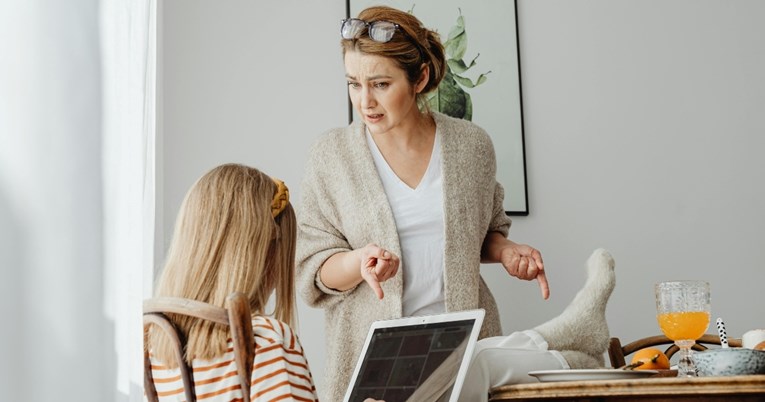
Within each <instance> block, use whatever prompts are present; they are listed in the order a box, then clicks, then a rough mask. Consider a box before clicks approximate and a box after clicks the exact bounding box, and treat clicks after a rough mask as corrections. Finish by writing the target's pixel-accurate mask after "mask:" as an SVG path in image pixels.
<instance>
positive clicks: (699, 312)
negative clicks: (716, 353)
mask: <svg viewBox="0 0 765 402" xmlns="http://www.w3.org/2000/svg"><path fill="white" fill-rule="evenodd" d="M655 291H656V319H657V320H658V321H659V327H660V328H661V331H662V332H663V333H664V335H666V336H667V338H669V339H671V340H673V341H675V345H677V347H679V348H680V360H679V361H678V363H677V371H678V373H677V375H678V376H680V377H683V376H687V377H695V376H696V367H695V366H694V364H693V359H692V358H691V353H692V352H691V347H692V346H693V344H694V343H696V340H697V339H699V338H701V336H702V335H704V333H705V332H706V331H707V328H708V327H709V312H710V295H709V283H707V282H704V281H670V282H660V283H657V284H656V286H655Z"/></svg>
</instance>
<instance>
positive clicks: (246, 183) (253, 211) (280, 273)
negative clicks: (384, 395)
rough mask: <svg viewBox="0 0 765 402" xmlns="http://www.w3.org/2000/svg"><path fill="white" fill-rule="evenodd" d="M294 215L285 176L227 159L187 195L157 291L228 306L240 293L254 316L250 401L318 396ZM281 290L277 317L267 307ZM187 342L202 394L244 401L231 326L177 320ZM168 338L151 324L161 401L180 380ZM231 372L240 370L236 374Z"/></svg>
mask: <svg viewBox="0 0 765 402" xmlns="http://www.w3.org/2000/svg"><path fill="white" fill-rule="evenodd" d="M295 237H296V221H295V213H294V211H293V209H292V206H291V205H290V203H289V192H288V190H287V187H286V186H285V185H284V183H282V182H281V181H279V180H277V179H272V178H271V177H268V176H267V175H265V174H263V173H262V172H260V171H259V170H257V169H254V168H251V167H247V166H243V165H236V164H228V165H222V166H219V167H217V168H215V169H213V170H211V171H210V172H208V173H207V174H205V175H204V176H202V178H200V179H199V180H198V181H197V182H196V183H195V184H194V185H193V187H192V188H191V189H190V190H189V192H188V193H187V194H186V198H185V199H184V201H183V204H182V205H181V209H180V212H179V214H178V219H177V222H176V227H175V233H174V234H173V240H172V243H171V245H170V250H169V253H168V258H167V262H166V263H165V267H164V269H163V271H162V274H161V277H160V279H159V283H158V284H157V289H156V296H172V297H183V298H188V299H194V300H199V301H202V302H206V303H210V304H213V305H216V306H220V307H224V304H225V300H226V297H227V296H228V295H230V294H231V293H232V292H235V291H239V292H243V293H244V294H245V295H247V296H248V298H249V300H250V308H251V311H252V313H253V317H252V327H253V332H254V334H255V340H254V342H255V348H256V355H255V361H254V364H253V367H254V368H253V372H252V388H251V398H252V399H251V400H253V401H259V400H273V399H276V398H287V399H289V398H291V399H292V400H301V401H313V400H317V398H316V388H315V386H314V384H313V378H312V376H311V373H310V370H309V368H308V362H306V360H305V356H304V354H303V348H302V346H301V345H300V342H299V340H298V339H297V335H296V334H295V333H294V332H293V330H292V329H291V327H292V326H293V325H294V322H295V300H294V299H295V297H294V282H293V280H294V274H293V270H294V261H295ZM273 293H275V303H274V307H273V308H274V316H275V317H276V318H271V317H267V316H266V315H265V314H266V303H267V302H268V300H269V297H270V296H271V295H272V294H273ZM171 320H173V321H174V323H175V325H176V326H178V327H179V329H180V330H181V331H182V332H183V334H184V335H185V336H186V338H187V339H188V347H187V350H186V358H187V361H188V363H189V364H190V365H191V367H192V368H193V370H194V380H195V384H196V392H197V395H198V396H200V395H205V394H206V395H208V396H210V395H215V398H214V400H216V401H218V400H226V401H230V400H241V398H242V393H241V389H240V386H239V381H238V378H237V376H236V375H235V373H236V372H237V368H236V363H235V362H234V358H233V352H231V348H232V345H231V343H230V342H228V341H227V339H228V337H229V334H228V330H227V328H222V327H221V326H217V325H213V324H210V323H200V322H199V321H198V320H195V319H193V318H183V319H180V318H179V317H171ZM169 342H170V340H169V339H168V338H167V337H166V336H164V334H163V333H162V331H159V330H155V329H152V330H151V332H150V335H149V343H148V345H146V347H148V348H149V350H150V351H151V360H152V368H153V369H152V375H153V376H154V379H155V383H156V385H157V391H158V392H159V395H160V399H161V400H180V399H179V398H182V397H183V385H182V383H181V380H180V376H179V370H178V365H177V363H176V362H175V358H174V355H173V353H172V349H171V347H170V343H169ZM232 373H233V374H232Z"/></svg>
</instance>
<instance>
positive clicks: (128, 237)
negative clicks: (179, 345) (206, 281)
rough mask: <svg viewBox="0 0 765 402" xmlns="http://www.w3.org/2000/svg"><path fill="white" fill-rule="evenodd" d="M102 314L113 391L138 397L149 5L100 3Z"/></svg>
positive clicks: (148, 153)
mask: <svg viewBox="0 0 765 402" xmlns="http://www.w3.org/2000/svg"><path fill="white" fill-rule="evenodd" d="M101 7H102V9H101V38H102V60H103V86H104V99H103V105H104V108H103V113H104V135H103V138H104V147H103V149H104V158H103V168H104V212H105V213H104V220H105V222H104V223H105V233H104V238H105V242H104V245H105V246H104V267H105V275H106V280H105V295H106V297H105V305H104V306H105V313H106V315H107V316H108V317H110V318H111V319H112V320H114V322H115V327H116V336H115V341H116V353H117V390H118V391H119V392H120V393H121V394H129V395H130V400H131V401H132V400H140V399H141V397H142V395H143V391H142V386H143V382H142V378H143V355H142V347H143V346H142V345H143V343H142V342H143V338H142V336H141V334H142V332H141V331H142V323H141V310H140V306H141V301H142V300H143V299H144V298H145V297H148V296H150V294H151V287H152V272H153V261H154V252H153V247H154V245H153V243H154V202H155V201H154V200H155V191H154V185H155V180H154V178H155V174H154V166H155V163H154V160H155V151H154V144H155V140H154V138H155V135H154V132H155V118H154V115H155V112H154V97H155V90H154V88H155V71H156V69H155V64H156V62H155V43H156V34H155V30H154V27H155V26H156V2H155V1H153V0H103V1H102V2H101Z"/></svg>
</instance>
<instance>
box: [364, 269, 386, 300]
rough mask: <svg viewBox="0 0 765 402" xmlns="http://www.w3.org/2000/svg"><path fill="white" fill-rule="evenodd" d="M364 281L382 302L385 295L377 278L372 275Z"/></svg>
mask: <svg viewBox="0 0 765 402" xmlns="http://www.w3.org/2000/svg"><path fill="white" fill-rule="evenodd" d="M364 280H365V281H366V282H367V284H369V287H371V288H372V290H373V291H374V292H375V294H376V295H377V299H378V300H382V298H383V297H384V296H385V295H384V293H383V290H382V286H380V282H378V281H377V277H376V276H373V275H370V276H368V277H366V278H364Z"/></svg>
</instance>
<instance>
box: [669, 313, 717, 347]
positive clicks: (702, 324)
mask: <svg viewBox="0 0 765 402" xmlns="http://www.w3.org/2000/svg"><path fill="white" fill-rule="evenodd" d="M656 319H657V320H659V327H660V328H661V331H662V332H664V335H666V336H667V338H669V339H672V340H673V341H682V340H686V339H688V340H690V339H692V340H696V339H699V338H701V336H702V335H704V332H706V331H707V328H708V327H709V313H708V312H705V311H686V312H682V313H664V314H659V315H658V316H656Z"/></svg>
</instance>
